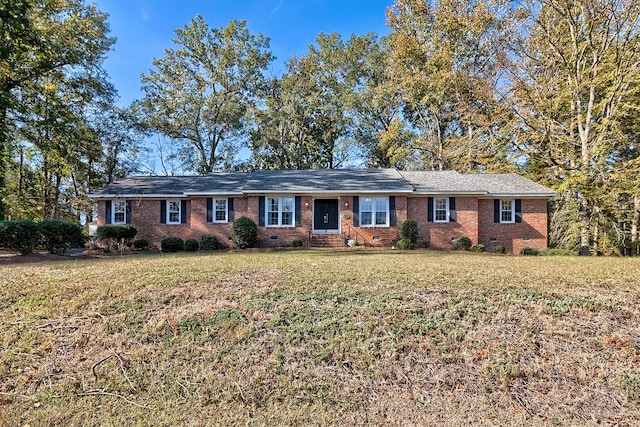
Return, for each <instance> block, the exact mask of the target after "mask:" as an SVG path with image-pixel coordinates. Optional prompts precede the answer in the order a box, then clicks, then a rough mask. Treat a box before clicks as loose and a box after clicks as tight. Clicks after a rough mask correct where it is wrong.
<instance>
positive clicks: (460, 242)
mask: <svg viewBox="0 0 640 427" xmlns="http://www.w3.org/2000/svg"><path fill="white" fill-rule="evenodd" d="M453 249H455V250H456V251H468V250H469V249H471V239H470V238H468V237H467V236H460V237H458V238H456V239H455V240H454V241H453Z"/></svg>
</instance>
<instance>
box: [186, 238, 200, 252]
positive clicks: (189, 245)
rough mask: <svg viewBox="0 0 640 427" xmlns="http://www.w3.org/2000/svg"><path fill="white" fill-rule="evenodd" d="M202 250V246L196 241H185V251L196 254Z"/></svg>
mask: <svg viewBox="0 0 640 427" xmlns="http://www.w3.org/2000/svg"><path fill="white" fill-rule="evenodd" d="M198 249H200V244H198V241H197V240H196V239H187V240H185V241H184V250H185V251H187V252H195V251H197V250H198Z"/></svg>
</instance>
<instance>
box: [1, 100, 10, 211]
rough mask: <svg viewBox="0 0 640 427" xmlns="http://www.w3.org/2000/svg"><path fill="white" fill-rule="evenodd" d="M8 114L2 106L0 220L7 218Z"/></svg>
mask: <svg viewBox="0 0 640 427" xmlns="http://www.w3.org/2000/svg"><path fill="white" fill-rule="evenodd" d="M3 90H4V88H3ZM3 102H4V101H3ZM7 114H9V110H8V109H7V106H6V105H2V106H0V221H3V220H4V218H5V207H4V202H3V200H4V192H5V187H6V175H7V172H6V170H7V153H8V146H9V120H8V117H7Z"/></svg>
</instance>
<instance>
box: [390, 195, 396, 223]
mask: <svg viewBox="0 0 640 427" xmlns="http://www.w3.org/2000/svg"><path fill="white" fill-rule="evenodd" d="M396 223H397V221H396V196H389V225H390V226H391V227H394V226H396V225H397V224H396Z"/></svg>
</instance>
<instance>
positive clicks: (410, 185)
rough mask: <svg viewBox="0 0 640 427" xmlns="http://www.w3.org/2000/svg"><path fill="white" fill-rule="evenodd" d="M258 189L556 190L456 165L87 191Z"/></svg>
mask: <svg viewBox="0 0 640 427" xmlns="http://www.w3.org/2000/svg"><path fill="white" fill-rule="evenodd" d="M261 193H262V194H264V193H297V194H317V193H334V194H367V193H389V194H401V193H404V194H421V195H427V194H477V195H479V196H489V197H490V196H523V197H526V196H529V197H551V196H554V195H555V193H554V192H553V191H551V190H549V189H548V188H546V187H544V186H542V185H539V184H536V183H535V182H533V181H531V180H529V179H527V178H524V177H521V176H520V175H518V174H513V173H509V174H464V175H463V174H460V173H458V172H455V171H424V172H417V171H402V172H399V171H397V170H395V169H322V170H277V171H276V170H268V171H257V172H219V173H218V172H216V173H212V174H209V175H206V176H130V177H126V178H123V179H121V180H119V181H117V182H114V183H112V184H109V185H107V186H105V187H103V188H101V189H99V190H97V191H95V192H93V193H92V194H91V195H90V196H91V197H92V198H96V199H99V198H113V197H185V196H190V195H242V194H261Z"/></svg>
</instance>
